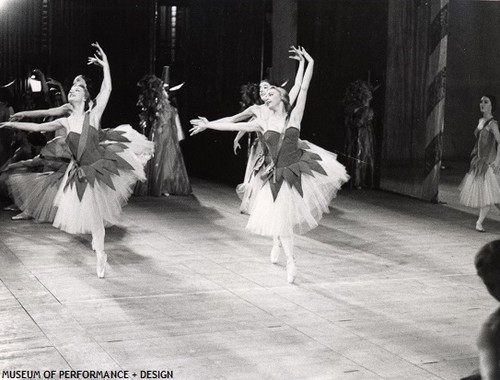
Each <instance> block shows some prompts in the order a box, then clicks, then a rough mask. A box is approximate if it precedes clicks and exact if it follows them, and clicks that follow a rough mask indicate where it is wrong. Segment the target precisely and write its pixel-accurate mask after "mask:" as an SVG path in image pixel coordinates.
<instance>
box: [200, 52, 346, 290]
mask: <svg viewBox="0 0 500 380" xmlns="http://www.w3.org/2000/svg"><path fill="white" fill-rule="evenodd" d="M299 54H301V55H302V56H303V57H304V58H305V60H306V61H307V62H308V65H307V68H306V70H305V74H304V76H303V78H302V80H301V86H300V91H299V94H298V97H297V104H296V106H295V108H293V109H292V110H290V108H291V107H290V100H289V96H288V93H287V92H286V91H285V90H284V89H282V88H278V87H272V88H271V89H270V90H269V91H268V93H267V95H266V105H267V107H268V108H269V115H268V117H267V118H265V119H262V118H257V119H255V120H252V121H249V122H244V123H210V122H209V121H208V120H206V119H205V118H199V119H198V121H193V125H194V126H193V128H192V129H191V134H192V135H194V134H196V133H198V132H201V131H203V130H204V129H205V128H210V129H215V130H221V131H227V130H235V131H245V132H253V131H255V132H260V133H262V134H263V140H264V141H265V144H266V147H267V153H266V163H267V168H266V170H265V172H264V173H263V178H262V179H260V181H263V186H261V188H260V189H259V190H258V192H257V193H256V194H255V200H254V201H253V203H252V207H251V210H250V218H249V220H248V224H247V227H246V228H247V229H248V230H250V231H252V232H254V233H257V234H260V235H266V236H279V238H280V240H281V243H282V245H283V250H284V252H285V254H286V258H287V279H288V282H289V283H293V282H294V281H295V277H296V275H297V267H296V263H295V255H294V252H293V246H294V244H293V235H294V234H295V233H299V234H302V233H305V232H307V231H309V230H311V229H312V228H314V227H316V226H317V225H318V222H319V220H320V219H321V217H322V215H323V213H325V212H328V211H329V209H328V206H329V204H330V201H331V200H332V199H333V198H334V197H335V195H336V193H337V191H338V190H339V189H340V187H341V186H342V184H344V183H345V182H347V181H348V179H349V177H348V175H347V174H346V171H345V168H344V166H342V165H341V164H340V163H338V162H337V160H336V156H335V155H334V154H332V153H330V152H328V151H326V150H324V149H321V148H319V147H317V146H312V145H311V146H310V147H308V148H305V147H299V135H300V128H301V121H302V117H303V114H304V108H305V104H306V98H307V92H308V89H309V84H310V82H311V77H312V74H313V67H314V60H313V59H312V57H311V56H310V55H309V54H308V53H307V52H306V51H305V50H304V49H303V48H301V49H300V51H299ZM253 181H256V179H255V178H254V179H253V180H252V182H253ZM277 254H279V251H278V252H277V253H276V252H275V251H274V250H272V251H271V262H273V263H275V262H276V261H277V260H278V257H277Z"/></svg>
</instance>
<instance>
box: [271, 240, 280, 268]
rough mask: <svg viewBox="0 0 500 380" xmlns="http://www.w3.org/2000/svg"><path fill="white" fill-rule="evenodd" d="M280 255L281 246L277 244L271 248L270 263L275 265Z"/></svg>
mask: <svg viewBox="0 0 500 380" xmlns="http://www.w3.org/2000/svg"><path fill="white" fill-rule="evenodd" d="M280 253H281V244H279V243H277V244H274V245H273V248H272V249H271V255H270V258H271V263H273V264H276V263H277V262H278V259H279V257H280Z"/></svg>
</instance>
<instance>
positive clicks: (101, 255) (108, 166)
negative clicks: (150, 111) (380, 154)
mask: <svg viewBox="0 0 500 380" xmlns="http://www.w3.org/2000/svg"><path fill="white" fill-rule="evenodd" d="M92 46H94V47H95V48H96V49H97V53H96V54H95V55H94V57H90V58H89V64H97V65H99V66H101V67H102V68H103V74H104V78H103V83H102V86H101V90H100V92H99V94H98V96H97V98H96V100H95V104H94V105H93V107H92V108H91V109H89V103H90V95H89V93H88V91H87V90H86V88H85V87H83V86H81V85H74V86H73V87H72V88H71V91H70V92H69V94H68V100H69V102H70V103H71V105H72V107H73V110H72V113H71V115H70V116H68V117H67V118H61V119H57V120H54V121H51V122H47V123H41V124H35V123H23V122H7V123H2V124H0V126H2V127H13V128H18V129H22V130H27V131H56V130H59V129H63V130H64V131H65V132H66V142H67V145H68V147H69V150H70V152H71V162H70V164H69V165H68V168H67V169H66V172H65V173H64V176H63V178H62V180H61V181H60V185H59V188H58V191H57V194H56V196H55V199H54V205H55V206H56V207H57V211H56V214H55V217H54V222H53V225H54V226H55V227H58V228H60V229H61V230H63V231H66V232H68V233H72V234H85V233H91V234H92V248H93V249H94V250H95V251H96V254H97V265H96V271H97V276H98V277H99V278H103V277H104V274H105V268H106V261H107V255H106V253H105V252H104V236H105V229H104V227H105V226H108V225H112V224H115V223H117V222H118V220H119V217H120V214H121V208H122V206H123V205H124V204H125V203H126V201H127V199H128V197H129V196H130V195H131V193H132V186H133V185H134V184H135V182H136V181H137V180H145V175H144V169H143V167H144V164H145V162H144V160H142V161H141V157H140V156H138V154H140V153H143V157H145V156H147V155H148V153H150V152H151V151H152V146H151V143H150V142H148V141H147V140H146V138H145V137H144V136H142V135H141V134H140V133H138V132H135V131H133V130H132V129H131V127H130V126H128V127H122V126H120V127H118V128H116V129H115V130H117V129H120V130H119V131H117V132H118V133H120V134H122V135H123V139H122V140H123V142H116V141H110V142H109V143H107V144H103V143H101V144H100V143H99V129H98V128H99V124H100V119H101V116H102V114H103V112H104V109H105V108H106V105H107V102H108V99H109V96H110V93H111V72H110V69H109V63H108V60H107V57H106V54H105V53H104V51H103V50H102V49H101V47H100V46H99V45H98V44H97V43H95V44H92ZM148 150H149V152H148Z"/></svg>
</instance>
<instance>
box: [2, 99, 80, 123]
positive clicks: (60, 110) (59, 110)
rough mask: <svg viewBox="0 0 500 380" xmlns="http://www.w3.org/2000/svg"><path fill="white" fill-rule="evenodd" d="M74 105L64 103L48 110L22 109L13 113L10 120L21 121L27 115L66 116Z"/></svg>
mask: <svg viewBox="0 0 500 380" xmlns="http://www.w3.org/2000/svg"><path fill="white" fill-rule="evenodd" d="M72 110H73V107H72V106H71V104H69V103H67V104H63V105H62V106H59V107H53V108H49V109H46V110H31V111H21V112H16V113H15V114H13V115H12V116H11V117H10V119H9V121H21V120H22V119H24V118H27V117H57V116H66V115H69V114H70V113H71V111H72Z"/></svg>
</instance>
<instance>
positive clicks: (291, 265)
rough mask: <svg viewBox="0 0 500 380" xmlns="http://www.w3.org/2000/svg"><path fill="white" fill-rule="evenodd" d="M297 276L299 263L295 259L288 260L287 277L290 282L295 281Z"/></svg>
mask: <svg viewBox="0 0 500 380" xmlns="http://www.w3.org/2000/svg"><path fill="white" fill-rule="evenodd" d="M295 277H297V265H295V260H288V261H287V263H286V278H287V280H288V283H289V284H293V283H294V282H295Z"/></svg>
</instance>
